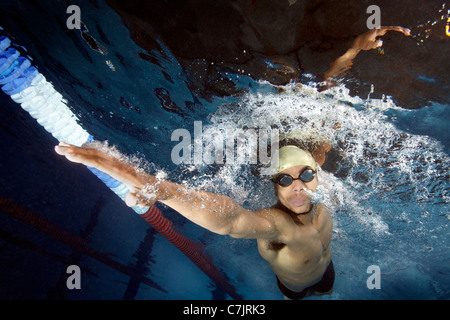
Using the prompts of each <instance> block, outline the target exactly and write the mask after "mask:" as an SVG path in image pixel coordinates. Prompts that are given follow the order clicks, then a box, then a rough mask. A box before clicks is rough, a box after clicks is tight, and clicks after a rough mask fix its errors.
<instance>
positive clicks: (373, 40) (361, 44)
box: [322, 26, 411, 89]
mask: <svg viewBox="0 0 450 320" xmlns="http://www.w3.org/2000/svg"><path fill="white" fill-rule="evenodd" d="M388 31H397V32H401V33H403V34H404V35H405V36H410V35H411V31H410V30H409V29H407V28H403V27H396V26H390V27H380V28H379V29H372V30H370V31H368V32H366V33H363V34H361V35H359V36H358V37H357V38H356V39H355V41H354V42H353V45H352V47H351V48H350V49H348V50H347V52H346V53H345V54H344V55H342V56H340V57H339V58H338V59H336V60H335V61H333V62H332V63H331V65H330V67H329V68H328V70H327V71H326V72H325V73H324V74H323V79H324V81H325V82H326V84H325V86H324V87H323V88H322V89H328V88H330V87H332V86H333V79H335V78H337V77H339V76H341V75H342V74H343V73H344V72H345V71H347V70H348V69H350V68H351V66H352V64H353V60H354V59H355V57H356V56H357V55H358V53H360V52H361V50H372V49H376V48H380V47H381V46H382V45H383V41H382V40H380V39H377V37H381V36H383V35H385V34H386V32H388Z"/></svg>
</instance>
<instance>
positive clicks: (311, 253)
mask: <svg viewBox="0 0 450 320" xmlns="http://www.w3.org/2000/svg"><path fill="white" fill-rule="evenodd" d="M278 214H279V215H278V217H279V218H278V219H277V220H278V221H277V224H279V225H280V226H281V227H280V229H281V230H282V236H281V237H280V239H278V240H265V239H258V251H259V253H260V254H261V256H262V257H263V258H264V259H265V260H267V262H269V264H270V266H271V268H272V270H273V272H274V273H275V274H276V275H277V277H278V278H279V279H280V281H281V282H282V283H283V284H284V285H285V286H286V287H287V288H289V289H291V290H293V291H301V290H303V289H305V288H307V287H309V286H311V285H313V284H315V283H317V282H318V281H320V279H321V278H322V276H323V274H324V272H325V270H326V268H327V267H328V264H329V263H330V260H331V248H330V240H331V234H332V223H331V219H323V218H324V216H322V217H321V216H320V215H329V212H328V210H326V209H325V208H324V207H323V206H319V207H318V208H317V213H316V214H315V215H313V216H312V220H311V223H307V224H301V223H298V222H297V223H296V222H295V221H294V219H293V218H292V217H291V216H290V215H289V214H288V213H285V212H279V213H278ZM324 221H325V222H324Z"/></svg>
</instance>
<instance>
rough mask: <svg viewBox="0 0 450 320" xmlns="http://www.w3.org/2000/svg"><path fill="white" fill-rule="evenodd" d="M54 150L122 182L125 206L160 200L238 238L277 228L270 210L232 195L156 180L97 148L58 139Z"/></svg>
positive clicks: (272, 233)
mask: <svg viewBox="0 0 450 320" xmlns="http://www.w3.org/2000/svg"><path fill="white" fill-rule="evenodd" d="M55 150H56V152H57V153H58V154H60V155H62V156H65V157H66V158H67V159H68V160H70V161H72V162H76V163H81V164H84V165H86V166H89V167H93V168H96V169H98V170H100V171H102V172H104V173H106V174H108V175H110V176H111V177H113V178H114V179H116V180H118V181H120V182H122V183H123V184H125V185H126V186H127V187H128V189H129V190H130V194H128V195H127V198H126V203H127V205H129V206H134V205H140V206H151V205H153V204H154V203H155V202H156V201H160V202H162V203H164V204H166V205H168V206H169V207H171V208H173V209H174V210H176V211H178V212H179V213H180V214H182V215H183V216H185V217H186V218H187V219H189V220H191V221H192V222H194V223H196V224H198V225H200V226H202V227H204V228H206V229H208V230H210V231H212V232H215V233H218V234H223V235H225V234H227V235H230V236H233V237H240V238H268V239H269V238H273V237H275V236H276V235H277V229H276V228H275V224H274V223H273V219H272V215H271V214H270V210H269V209H267V210H259V211H250V210H246V209H244V208H243V207H241V206H240V205H239V204H237V203H236V202H235V201H234V200H233V199H231V198H230V197H227V196H224V195H218V194H214V193H210V192H206V191H202V190H192V189H188V188H186V187H184V186H181V185H179V184H176V183H173V182H170V181H166V180H158V179H156V177H154V176H152V175H150V174H147V173H145V172H143V171H142V170H139V169H137V168H135V167H133V166H132V165H130V164H128V163H127V162H125V161H122V160H119V159H117V158H115V157H113V156H111V155H109V154H106V153H104V152H101V151H99V150H97V149H89V148H78V147H75V146H72V145H69V144H66V143H61V144H60V145H59V146H57V147H56V148H55Z"/></svg>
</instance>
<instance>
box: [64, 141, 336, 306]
mask: <svg viewBox="0 0 450 320" xmlns="http://www.w3.org/2000/svg"><path fill="white" fill-rule="evenodd" d="M55 150H56V152H57V153H58V154H60V155H62V156H65V157H66V158H67V159H68V160H70V161H72V162H75V163H81V164H84V165H86V166H89V167H94V168H96V169H98V170H100V171H102V172H105V173H106V174H108V175H110V176H112V177H113V178H115V179H116V180H118V181H120V182H122V183H123V184H125V185H126V186H127V187H128V188H129V190H130V193H129V194H128V195H127V197H126V204H127V205H129V206H134V205H139V206H144V207H146V206H151V205H153V204H154V203H155V202H156V201H159V202H161V203H164V204H166V205H167V206H169V207H171V208H173V209H174V210H176V211H178V212H179V213H180V214H182V215H183V216H184V217H186V218H187V219H189V220H191V221H192V222H194V223H196V224H198V225H200V226H202V227H204V228H206V229H208V230H210V231H212V232H214V233H217V234H220V235H229V236H231V237H234V238H246V239H256V240H257V245H258V251H259V253H260V254H261V256H262V257H263V258H264V259H265V260H266V261H267V262H268V263H269V265H270V267H271V268H272V270H273V272H274V273H275V275H276V277H274V281H275V279H276V281H277V284H278V287H279V288H280V290H281V292H282V293H283V295H284V297H285V298H286V299H302V298H304V297H305V296H307V295H315V294H327V293H331V291H332V289H333V284H334V267H333V263H332V261H331V247H330V241H331V235H332V228H333V223H332V220H331V215H330V213H329V211H328V209H327V208H326V207H325V206H323V205H322V204H320V203H317V204H315V203H314V201H313V200H312V199H311V197H310V196H311V192H314V191H315V190H316V188H317V187H318V185H319V180H318V177H317V167H318V165H317V163H316V161H315V160H314V158H313V157H312V155H311V153H309V152H308V151H306V150H302V149H300V148H299V147H297V146H295V145H287V146H283V147H281V148H280V150H279V165H278V170H277V173H276V174H275V175H274V176H273V177H272V178H271V181H272V183H273V186H274V191H275V195H276V196H277V198H278V202H277V203H276V204H275V205H274V206H272V207H266V208H261V209H260V210H247V209H245V208H243V207H242V206H240V205H239V204H238V203H236V202H235V201H234V200H233V199H232V198H230V197H228V196H225V195H220V194H215V193H210V192H207V191H202V190H191V189H188V188H187V187H185V186H182V185H179V184H176V183H173V182H170V181H167V180H163V179H160V178H157V177H155V176H153V175H150V174H148V173H146V172H143V171H142V170H138V169H137V168H135V167H134V166H132V165H130V164H128V163H126V162H124V161H122V160H119V159H117V158H114V157H113V156H111V155H109V154H106V153H103V152H101V151H99V150H97V149H88V148H79V147H75V146H72V145H69V144H66V143H60V145H59V146H56V148H55Z"/></svg>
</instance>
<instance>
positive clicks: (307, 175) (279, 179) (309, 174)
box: [272, 169, 316, 187]
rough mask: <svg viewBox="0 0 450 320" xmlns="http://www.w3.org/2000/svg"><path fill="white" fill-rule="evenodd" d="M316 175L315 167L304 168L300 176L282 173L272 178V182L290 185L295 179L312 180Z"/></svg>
mask: <svg viewBox="0 0 450 320" xmlns="http://www.w3.org/2000/svg"><path fill="white" fill-rule="evenodd" d="M315 176H316V171H314V170H313V169H306V170H304V171H303V172H302V173H301V174H300V176H299V177H298V178H293V177H291V176H290V175H288V174H285V173H282V174H279V175H277V176H276V177H274V178H273V179H272V182H275V183H278V184H279V185H280V186H282V187H288V186H290V185H291V184H292V182H294V180H300V181H302V182H311V181H312V180H313V179H314V177H315Z"/></svg>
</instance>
